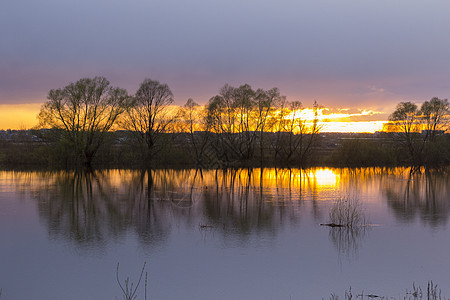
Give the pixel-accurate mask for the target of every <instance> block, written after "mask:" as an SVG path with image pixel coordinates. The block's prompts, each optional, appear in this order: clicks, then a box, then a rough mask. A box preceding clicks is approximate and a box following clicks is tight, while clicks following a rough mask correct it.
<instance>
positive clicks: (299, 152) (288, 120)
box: [271, 100, 322, 166]
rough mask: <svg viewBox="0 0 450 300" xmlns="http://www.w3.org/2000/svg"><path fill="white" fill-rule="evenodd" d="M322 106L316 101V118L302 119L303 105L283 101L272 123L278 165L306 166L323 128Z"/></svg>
mask: <svg viewBox="0 0 450 300" xmlns="http://www.w3.org/2000/svg"><path fill="white" fill-rule="evenodd" d="M320 108H321V107H320V105H319V104H317V102H316V101H314V105H313V112H314V118H313V119H312V120H306V119H304V118H302V117H301V112H302V111H303V109H304V108H303V105H302V103H301V102H300V101H293V102H289V101H286V100H284V101H281V106H280V107H279V109H278V115H277V116H276V118H274V119H273V120H272V122H271V126H272V128H273V129H272V130H273V131H274V132H275V138H274V139H273V140H272V147H273V149H274V156H275V160H276V161H277V162H278V163H281V164H286V165H291V164H292V163H296V164H299V165H301V166H304V165H306V164H307V162H308V160H309V159H310V156H311V153H312V149H313V147H314V146H315V145H316V143H317V141H318V138H319V133H320V130H321V129H322V126H321V125H320V124H319V118H318V116H319V110H320Z"/></svg>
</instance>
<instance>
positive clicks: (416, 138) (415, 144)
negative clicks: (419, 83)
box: [387, 97, 450, 171]
mask: <svg viewBox="0 0 450 300" xmlns="http://www.w3.org/2000/svg"><path fill="white" fill-rule="evenodd" d="M449 115H450V108H449V103H448V100H447V99H444V100H442V99H439V98H436V97H435V98H432V99H431V100H430V101H425V102H424V103H423V104H422V106H421V108H420V110H419V109H418V107H417V105H416V104H414V103H412V102H400V103H399V104H398V105H397V107H396V109H395V111H394V112H393V113H392V114H391V115H390V117H389V121H390V123H389V124H388V126H387V130H388V131H391V132H394V134H395V137H396V140H397V141H398V143H399V145H400V146H401V147H402V148H403V149H405V150H406V151H407V153H408V156H409V162H410V164H411V165H412V167H413V171H416V170H418V168H420V166H421V165H424V164H429V163H430V162H431V161H434V162H436V161H439V159H438V160H436V158H433V157H432V156H442V154H443V152H445V150H446V148H448V147H446V146H445V141H444V144H443V143H442V141H441V140H438V139H437V137H438V136H439V135H441V136H443V135H442V134H441V133H444V132H445V131H446V130H448V128H449V124H450V119H449ZM440 148H442V149H440Z"/></svg>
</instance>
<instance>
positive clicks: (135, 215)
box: [15, 169, 325, 248]
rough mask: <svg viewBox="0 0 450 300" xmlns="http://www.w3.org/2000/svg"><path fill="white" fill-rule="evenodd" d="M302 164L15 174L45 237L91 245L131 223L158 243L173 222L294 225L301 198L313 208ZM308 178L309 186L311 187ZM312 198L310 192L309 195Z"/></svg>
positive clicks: (247, 228) (247, 229) (221, 226)
mask: <svg viewBox="0 0 450 300" xmlns="http://www.w3.org/2000/svg"><path fill="white" fill-rule="evenodd" d="M302 172H303V171H301V170H288V169H284V170H274V169H263V170H260V169H254V170H252V169H239V170H232V169H228V170H203V171H200V170H150V171H125V170H106V171H94V172H91V173H83V172H78V173H77V172H49V173H36V172H35V173H20V174H22V177H21V178H17V179H16V180H15V184H16V186H17V187H18V189H19V190H23V191H31V194H32V196H33V198H35V199H37V203H38V209H39V213H40V216H41V217H42V220H44V222H45V223H46V224H47V226H48V230H49V234H50V236H51V237H52V238H58V239H67V240H70V241H71V242H74V243H76V244H77V245H78V246H80V247H86V248H93V247H94V248H98V247H103V246H105V245H106V244H107V243H108V242H110V241H111V240H120V239H121V238H123V237H124V236H126V235H127V234H128V232H129V231H130V230H131V231H133V232H135V233H136V236H137V237H138V238H139V240H140V241H141V243H143V244H145V245H148V246H157V245H160V244H162V243H164V242H165V241H166V240H167V237H168V236H169V234H170V233H171V230H172V227H173V226H174V225H176V226H179V225H180V224H184V226H183V227H186V228H194V229H195V230H197V229H198V228H199V225H200V224H205V225H209V226H214V232H216V233H220V234H221V235H222V236H223V237H224V238H227V237H228V236H233V237H234V238H235V237H241V238H242V240H247V239H248V238H249V237H250V236H251V234H256V235H258V234H263V235H265V236H266V237H273V236H275V234H276V233H277V232H278V230H279V229H280V228H281V227H282V226H286V225H288V224H298V223H299V220H300V214H301V209H302V206H303V205H304V203H305V202H304V201H303V199H310V200H312V202H309V203H313V207H312V209H313V214H314V215H316V214H317V215H320V211H321V210H325V208H324V207H322V208H320V207H321V205H320V201H318V200H317V199H319V198H320V187H318V186H317V185H314V184H313V183H309V179H310V178H308V177H307V176H306V177H305V176H303V175H302V174H303V173H302ZM310 185H311V186H310ZM316 198H317V199H316Z"/></svg>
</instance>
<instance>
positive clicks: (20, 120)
mask: <svg viewBox="0 0 450 300" xmlns="http://www.w3.org/2000/svg"><path fill="white" fill-rule="evenodd" d="M41 105H42V104H41V103H27V104H2V105H0V130H6V129H16V130H17V129H30V128H32V127H34V126H36V125H37V124H38V120H37V115H38V114H39V110H40V109H41Z"/></svg>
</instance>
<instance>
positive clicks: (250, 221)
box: [0, 168, 450, 300]
mask: <svg viewBox="0 0 450 300" xmlns="http://www.w3.org/2000/svg"><path fill="white" fill-rule="evenodd" d="M449 174H450V172H449V170H444V171H443V172H439V173H438V172H431V173H425V172H424V173H421V174H410V172H409V169H405V168H395V169H385V168H367V169H330V168H315V169H307V170H299V169H263V170H261V169H253V170H248V169H239V170H225V171H224V170H203V171H200V170H152V171H151V172H142V171H134V170H105V171H95V172H93V173H89V174H84V173H76V172H62V171H61V172H19V171H1V172H0V241H1V247H0V257H1V259H0V262H1V263H0V288H1V289H2V295H1V299H116V298H117V299H123V298H122V291H121V289H120V287H119V284H118V283H117V280H116V275H117V264H118V263H119V272H118V277H119V280H120V281H121V283H122V285H123V286H124V284H125V283H124V281H125V279H126V277H127V276H129V277H130V283H131V282H133V283H134V286H135V285H136V283H137V281H138V279H139V274H140V273H141V270H142V268H143V266H144V263H146V265H145V271H144V275H143V279H142V281H141V285H140V286H139V287H138V289H137V291H136V293H137V295H138V298H137V299H144V297H145V290H146V291H147V299H286V300H289V299H322V298H324V299H329V298H330V295H331V294H332V293H334V294H336V295H339V296H340V297H343V295H344V291H345V290H349V288H350V287H351V288H352V292H353V294H357V293H360V292H361V291H364V293H365V294H376V295H381V296H390V297H396V298H397V297H398V298H400V297H403V296H404V295H405V290H406V289H409V290H411V289H412V284H413V283H415V284H416V285H421V286H422V288H425V289H426V284H427V282H428V281H430V280H432V281H433V282H434V283H437V284H438V287H439V288H440V289H442V293H443V295H445V296H446V297H448V296H449V295H450V288H449V287H450V230H449V214H450V176H449ZM338 199H344V200H345V201H352V202H354V203H356V205H357V208H358V214H359V216H360V217H362V219H363V220H364V221H363V222H361V223H359V224H357V225H356V226H353V227H351V228H349V227H345V228H341V227H328V226H321V225H320V224H323V223H329V222H330V211H331V210H333V208H334V207H336V203H337V200H338ZM145 272H146V273H147V276H148V277H147V288H146V289H145V278H144V277H145Z"/></svg>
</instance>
